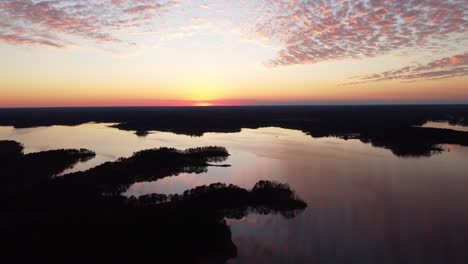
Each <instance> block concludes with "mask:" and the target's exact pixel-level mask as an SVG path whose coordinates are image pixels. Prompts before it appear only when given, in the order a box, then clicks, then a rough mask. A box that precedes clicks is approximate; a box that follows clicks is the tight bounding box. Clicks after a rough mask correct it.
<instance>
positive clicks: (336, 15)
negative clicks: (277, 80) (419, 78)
mask: <svg viewBox="0 0 468 264" xmlns="http://www.w3.org/2000/svg"><path fill="white" fill-rule="evenodd" d="M261 3H262V4H261V5H260V10H262V14H263V15H262V16H259V18H258V20H257V24H256V31H257V33H258V35H260V36H264V37H267V38H269V39H273V40H276V41H278V42H280V43H281V44H282V46H283V48H282V49H281V50H279V51H278V53H277V57H276V58H274V59H272V60H270V61H269V62H268V63H267V64H268V65H270V66H284V65H294V64H310V63H318V62H321V61H327V60H339V59H349V58H354V59H356V58H358V59H359V58H366V57H374V56H378V55H382V54H388V53H390V52H394V51H397V50H401V49H405V48H414V47H427V48H432V49H436V48H443V47H444V44H443V43H444V39H446V38H447V37H448V36H452V35H458V36H460V37H463V34H465V37H466V30H467V29H468V20H467V16H468V15H467V8H466V6H467V4H468V3H467V1H466V0H448V1H440V0H407V1H401V0H342V1H337V0H262V1H261Z"/></svg>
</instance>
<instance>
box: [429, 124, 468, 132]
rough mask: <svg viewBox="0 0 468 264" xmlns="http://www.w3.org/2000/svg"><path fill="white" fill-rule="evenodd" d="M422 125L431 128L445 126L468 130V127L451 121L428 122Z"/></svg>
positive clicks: (457, 129)
mask: <svg viewBox="0 0 468 264" xmlns="http://www.w3.org/2000/svg"><path fill="white" fill-rule="evenodd" d="M422 127H431V128H443V129H452V130H456V131H463V132H468V127H466V126H460V125H452V124H450V123H449V122H434V121H429V122H426V123H425V124H424V125H422Z"/></svg>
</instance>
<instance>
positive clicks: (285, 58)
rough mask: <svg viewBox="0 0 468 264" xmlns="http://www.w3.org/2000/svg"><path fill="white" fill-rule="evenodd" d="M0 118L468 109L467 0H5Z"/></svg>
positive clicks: (0, 13) (0, 24) (0, 20)
mask: <svg viewBox="0 0 468 264" xmlns="http://www.w3.org/2000/svg"><path fill="white" fill-rule="evenodd" d="M0 58H1V61H0V107H28V106H41V107H42V106H117V105H122V106H128V105H200V106H201V105H270V104H362V103H366V104H379V103H468V78H467V76H468V0H446V1H441V0H407V1H401V0H386V1H384V0H349V1H347V0H341V1H339V0H205V1H201V0H200V1H198V0H186V1H183V0H179V1H177V0H172V1H162V0H62V1H60V0H51V1H41V0H0Z"/></svg>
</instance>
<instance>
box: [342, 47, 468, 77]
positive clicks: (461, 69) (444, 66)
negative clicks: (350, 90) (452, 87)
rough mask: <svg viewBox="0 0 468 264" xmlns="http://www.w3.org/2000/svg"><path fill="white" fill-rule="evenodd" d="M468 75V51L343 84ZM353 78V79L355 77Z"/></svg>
mask: <svg viewBox="0 0 468 264" xmlns="http://www.w3.org/2000/svg"><path fill="white" fill-rule="evenodd" d="M467 75H468V53H464V54H459V55H455V56H451V57H446V58H441V59H438V60H434V61H431V62H429V63H427V64H424V65H417V66H406V67H403V68H400V69H395V70H390V71H386V72H382V73H376V74H371V75H365V76H359V77H356V78H357V81H353V82H350V83H345V84H343V85H354V84H363V83H369V82H378V81H388V80H402V81H414V80H418V79H445V78H452V77H460V76H467ZM356 78H355V79H356Z"/></svg>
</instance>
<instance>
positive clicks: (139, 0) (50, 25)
mask: <svg viewBox="0 0 468 264" xmlns="http://www.w3.org/2000/svg"><path fill="white" fill-rule="evenodd" d="M177 3H178V2H177V1H159V0H155V1H149V0H95V1H91V0H66V1H57V0H53V1H32V0H0V21H8V23H0V35H2V36H4V37H2V38H1V39H0V41H4V42H7V43H10V44H26V45H37V44H41V43H45V44H44V45H47V46H56V47H63V46H66V45H67V44H68V43H67V42H66V41H63V39H64V38H83V39H87V40H91V41H94V42H98V43H101V42H104V43H106V42H113V43H121V42H122V40H121V39H119V38H118V37H116V36H115V32H116V31H118V30H121V29H124V28H131V27H135V26H143V25H145V24H148V23H149V21H150V20H151V19H152V18H154V17H156V16H157V15H159V14H160V13H161V12H163V11H164V10H166V9H168V8H170V7H174V6H176V5H177ZM40 35H48V38H43V37H42V38H41V37H40ZM6 36H7V37H6ZM38 39H41V40H40V41H38ZM46 43H49V45H48V44H46Z"/></svg>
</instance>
